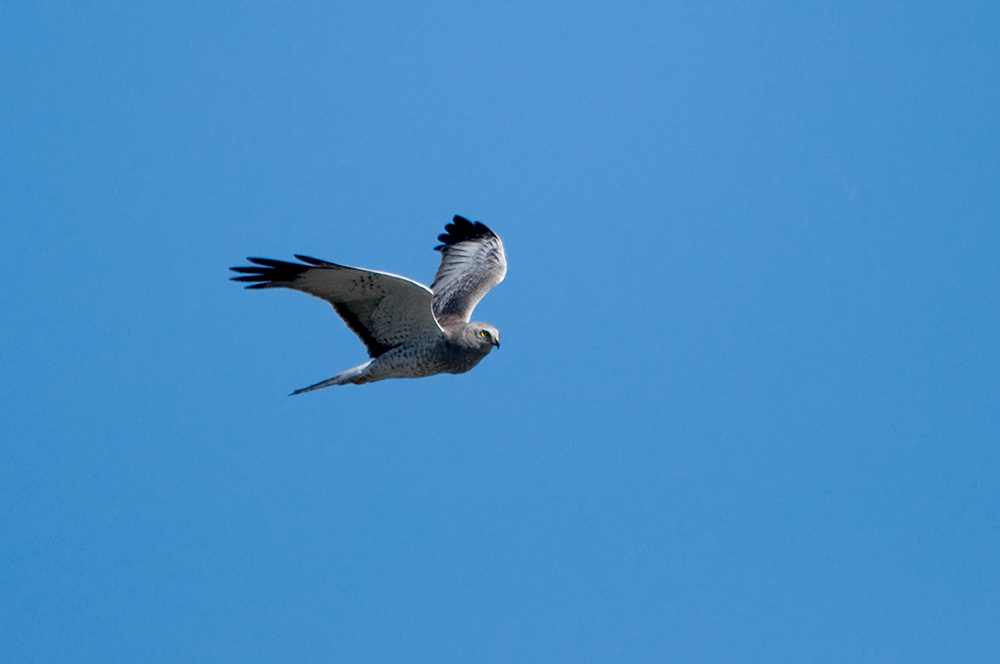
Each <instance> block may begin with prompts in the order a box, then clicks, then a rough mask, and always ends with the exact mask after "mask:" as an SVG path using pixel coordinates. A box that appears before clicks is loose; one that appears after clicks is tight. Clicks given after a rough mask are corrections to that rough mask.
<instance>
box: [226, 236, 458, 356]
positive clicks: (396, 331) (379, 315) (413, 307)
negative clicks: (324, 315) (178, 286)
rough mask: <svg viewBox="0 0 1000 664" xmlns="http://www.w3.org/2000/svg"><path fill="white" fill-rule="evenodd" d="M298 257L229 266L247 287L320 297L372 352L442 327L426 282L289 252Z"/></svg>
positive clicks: (252, 259)
mask: <svg viewBox="0 0 1000 664" xmlns="http://www.w3.org/2000/svg"><path fill="white" fill-rule="evenodd" d="M295 257H296V258H298V259H299V260H300V261H302V263H287V262H285V261H276V260H272V259H270V258H248V259H247V260H248V261H250V262H251V263H253V264H254V265H252V266H246V267H233V268H229V269H231V270H232V271H233V272H238V273H240V274H242V275H244V276H239V277H233V278H232V279H233V281H247V282H253V283H251V284H250V285H249V286H247V288H291V289H292V290H297V291H302V292H303V293H308V294H310V295H314V296H316V297H318V298H322V299H324V300H326V301H327V302H329V303H330V304H332V305H333V308H334V310H336V312H337V315H339V316H340V317H341V319H343V321H344V322H345V323H347V326H348V327H349V328H351V330H352V331H353V332H354V333H355V334H356V335H358V336H359V337H360V338H361V341H362V342H364V344H365V347H366V348H367V349H368V355H370V356H371V357H378V356H379V355H381V354H382V353H385V352H386V351H388V350H389V349H391V348H394V347H396V346H399V345H400V344H403V343H406V342H407V341H411V340H413V339H416V338H419V337H426V336H436V335H439V334H441V333H442V330H441V327H440V326H439V325H438V323H437V321H436V320H435V319H434V314H433V312H432V309H431V296H432V294H431V291H430V289H429V288H427V287H426V286H424V285H422V284H418V283H417V282H415V281H411V280H409V279H407V278H406V277H400V276H398V275H395V274H389V273H387V272H376V271H374V270H362V269H359V268H354V267H345V266H343V265H336V264H335V263H328V262H326V261H323V260H319V259H318V258H310V257H309V256H300V255H298V254H296V255H295Z"/></svg>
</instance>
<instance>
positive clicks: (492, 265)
mask: <svg viewBox="0 0 1000 664" xmlns="http://www.w3.org/2000/svg"><path fill="white" fill-rule="evenodd" d="M444 230H445V232H444V233H442V234H441V235H439V236H438V240H439V241H440V242H441V244H439V245H438V246H436V247H434V248H435V249H436V250H437V251H440V252H441V266H440V267H439V268H438V271H437V274H436V275H435V276H434V283H433V284H431V287H430V288H428V287H427V286H424V285H423V284H419V283H417V282H416V281H412V280H410V279H407V278H406V277H401V276H399V275H396V274H390V273H388V272H377V271H375V270H364V269H360V268H356V267H346V266H344V265H337V264H336V263H328V262H327V261H323V260H319V259H318V258H310V257H309V256H300V255H299V254H296V255H295V258H297V259H298V260H299V261H301V262H300V263H288V262H285V261H278V260H273V259H270V258H247V260H248V261H250V262H251V263H253V265H248V266H245V267H232V268H229V269H230V270H232V271H233V272H237V273H239V274H240V275H241V276H237V277H232V280H233V281H243V282H250V285H248V286H247V288H291V289H292V290H297V291H302V292H303V293H308V294H309V295H313V296H315V297H318V298H321V299H324V300H326V301H327V302H329V303H330V304H332V305H333V309H334V311H336V312H337V315H338V316H340V318H341V320H343V321H344V323H346V324H347V327H349V328H350V329H351V331H352V332H354V333H355V334H356V335H358V337H360V338H361V341H362V343H364V345H365V348H367V349H368V355H369V357H371V358H372V359H371V360H369V361H368V362H365V363H364V364H362V365H360V366H356V367H354V368H353V369H348V370H347V371H344V372H342V373H339V374H337V375H336V376H334V377H333V378H330V379H328V380H324V381H321V382H319V383H316V384H315V385H310V386H309V387H304V388H302V389H300V390H295V391H294V392H292V394H302V393H303V392H311V391H312V390H318V389H320V388H323V387H328V386H330V385H346V384H347V383H354V384H355V385H361V384H363V383H371V382H374V381H376V380H385V379H387V378H423V377H424V376H433V375H434V374H439V373H453V374H459V373H465V372H466V371H469V370H470V369H472V368H473V367H474V366H476V365H477V364H479V361H480V360H482V359H483V358H484V357H486V356H487V355H488V354H489V352H490V351H491V350H493V349H494V348H499V347H500V333H499V332H498V331H497V329H496V328H495V327H493V326H492V325H487V324H486V323H474V322H469V319H470V318H471V316H472V310H473V309H475V308H476V305H477V304H479V301H480V300H481V299H483V296H484V295H486V293H487V292H489V290H490V289H491V288H493V287H494V286H496V285H497V284H499V283H500V282H501V281H503V278H504V275H505V274H506V273H507V259H506V257H505V256H504V251H503V243H502V242H501V241H500V238H499V237H497V235H496V233H494V232H493V231H491V230H490V229H489V228H487V227H486V225H485V224H483V223H481V222H478V221H477V222H475V223H473V222H471V221H469V220H468V219H466V218H465V217H460V216H458V215H455V218H454V220H453V221H452V223H450V224H448V225H446V226H445V227H444Z"/></svg>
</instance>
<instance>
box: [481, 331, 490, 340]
mask: <svg viewBox="0 0 1000 664" xmlns="http://www.w3.org/2000/svg"><path fill="white" fill-rule="evenodd" d="M479 336H481V337H482V338H483V339H489V338H490V333H489V330H480V331H479Z"/></svg>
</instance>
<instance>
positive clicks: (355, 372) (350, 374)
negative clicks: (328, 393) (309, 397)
mask: <svg viewBox="0 0 1000 664" xmlns="http://www.w3.org/2000/svg"><path fill="white" fill-rule="evenodd" d="M369 364H371V360H369V361H368V362H365V363H364V364H362V365H361V366H357V367H354V368H353V369H348V370H347V371H344V372H343V373H339V374H337V375H336V376H334V377H333V378H328V379H327V380H324V381H321V382H319V383H316V384H315V385H310V386H309V387H303V388H302V389H301V390H295V391H294V392H292V393H291V394H289V395H288V396H290V397H291V396H295V395H296V394H305V393H306V392H312V391H313V390H320V389H323V388H324V387H330V386H331V385H347V384H348V383H361V382H362V381H360V380H358V378H361V377H362V375H363V374H364V373H365V369H367V368H368V365H369Z"/></svg>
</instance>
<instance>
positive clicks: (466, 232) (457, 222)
mask: <svg viewBox="0 0 1000 664" xmlns="http://www.w3.org/2000/svg"><path fill="white" fill-rule="evenodd" d="M444 230H445V232H444V233H441V235H438V241H439V242H441V243H442V244H439V245H438V246H436V247H434V249H435V250H437V251H441V250H443V249H445V248H446V247H449V246H451V245H453V244H458V243H459V242H465V241H466V240H478V239H480V238H484V237H489V236H491V235H493V231H491V230H490V229H489V228H488V227H487V226H486V224H484V223H483V222H481V221H476V222H472V221H469V220H468V219H466V218H465V217H463V216H461V215H458V214H456V215H455V218H454V219H453V220H452V223H450V224H448V225H447V226H445V227H444Z"/></svg>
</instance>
